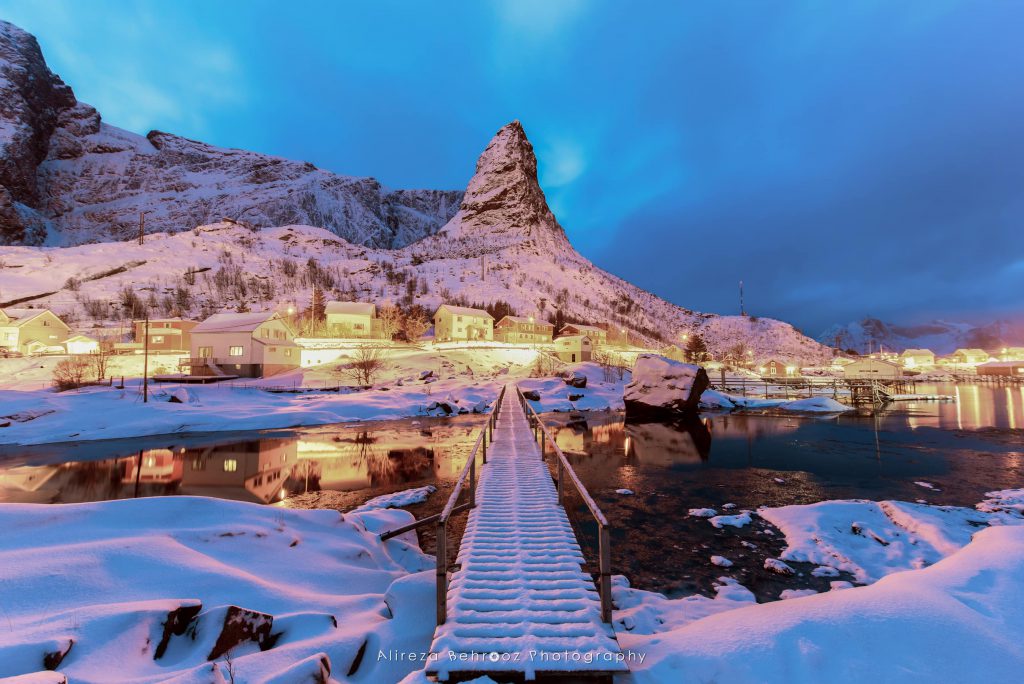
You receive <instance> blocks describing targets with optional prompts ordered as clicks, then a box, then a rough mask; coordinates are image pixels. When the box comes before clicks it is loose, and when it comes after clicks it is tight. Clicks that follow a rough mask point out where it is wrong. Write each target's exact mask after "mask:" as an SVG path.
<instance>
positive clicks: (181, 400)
mask: <svg viewBox="0 0 1024 684" xmlns="http://www.w3.org/2000/svg"><path fill="white" fill-rule="evenodd" d="M188 400H189V396H188V390H187V389H185V388H184V387H179V388H178V389H176V390H174V391H173V392H171V396H170V398H169V399H168V400H167V401H168V402H170V403H172V404H187V403H188Z"/></svg>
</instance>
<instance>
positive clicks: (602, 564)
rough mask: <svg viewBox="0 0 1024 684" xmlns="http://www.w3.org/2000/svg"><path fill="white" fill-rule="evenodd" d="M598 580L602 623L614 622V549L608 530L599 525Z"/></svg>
mask: <svg viewBox="0 0 1024 684" xmlns="http://www.w3.org/2000/svg"><path fill="white" fill-rule="evenodd" d="M599 528H600V529H599V542H598V546H599V548H598V553H599V554H600V559H599V561H598V573H599V575H598V580H599V584H598V586H599V588H600V591H601V621H602V622H607V623H611V621H612V548H611V538H610V536H609V534H608V528H607V527H605V526H604V525H600V524H599Z"/></svg>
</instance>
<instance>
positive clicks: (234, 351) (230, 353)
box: [228, 347, 243, 356]
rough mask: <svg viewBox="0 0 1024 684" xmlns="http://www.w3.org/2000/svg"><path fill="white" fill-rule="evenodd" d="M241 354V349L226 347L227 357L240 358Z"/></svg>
mask: <svg viewBox="0 0 1024 684" xmlns="http://www.w3.org/2000/svg"><path fill="white" fill-rule="evenodd" d="M242 353H243V352H242V348H241V347H228V356H241V355H242Z"/></svg>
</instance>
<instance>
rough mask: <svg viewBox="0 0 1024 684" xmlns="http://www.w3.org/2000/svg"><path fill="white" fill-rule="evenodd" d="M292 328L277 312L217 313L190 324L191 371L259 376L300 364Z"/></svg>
mask: <svg viewBox="0 0 1024 684" xmlns="http://www.w3.org/2000/svg"><path fill="white" fill-rule="evenodd" d="M294 340H295V331H294V330H292V329H291V327H290V326H289V325H288V323H287V322H285V320H284V319H283V318H282V317H281V315H280V314H278V313H275V312H273V311H263V312H260V313H220V314H214V315H213V316H210V317H209V318H207V319H206V320H205V321H203V322H202V323H200V324H199V325H197V326H196V327H194V328H192V338H191V341H190V344H191V354H190V357H191V358H189V360H188V362H187V363H186V364H185V365H188V366H189V367H190V368H191V371H190V372H191V375H207V376H213V375H233V376H240V377H247V378H260V377H268V376H271V375H276V374H277V373H282V372H284V371H287V370H291V369H293V368H297V367H298V366H299V348H298V346H297V345H296V344H295V341H294Z"/></svg>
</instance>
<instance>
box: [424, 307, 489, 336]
mask: <svg viewBox="0 0 1024 684" xmlns="http://www.w3.org/2000/svg"><path fill="white" fill-rule="evenodd" d="M493 339H494V316H492V315H491V314H489V313H487V312H486V311H484V310H483V309H471V308H469V307H468V306H452V305H451V304H442V305H441V306H439V307H438V308H437V311H436V312H434V340H435V341H436V342H454V341H469V340H493Z"/></svg>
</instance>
